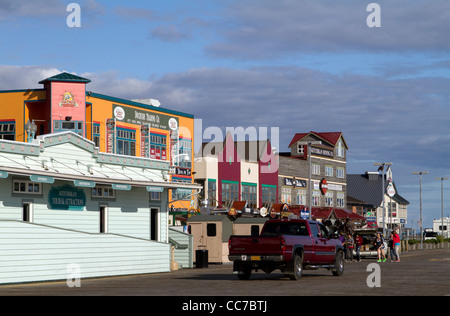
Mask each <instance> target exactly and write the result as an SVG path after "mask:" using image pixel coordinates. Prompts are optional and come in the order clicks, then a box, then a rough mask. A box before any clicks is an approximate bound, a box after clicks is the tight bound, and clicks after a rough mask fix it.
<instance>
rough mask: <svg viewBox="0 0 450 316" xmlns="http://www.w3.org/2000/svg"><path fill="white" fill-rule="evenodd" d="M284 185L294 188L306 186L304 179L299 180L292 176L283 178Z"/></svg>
mask: <svg viewBox="0 0 450 316" xmlns="http://www.w3.org/2000/svg"><path fill="white" fill-rule="evenodd" d="M284 185H285V186H290V187H294V188H297V187H298V188H306V180H299V179H296V178H295V177H294V178H284Z"/></svg>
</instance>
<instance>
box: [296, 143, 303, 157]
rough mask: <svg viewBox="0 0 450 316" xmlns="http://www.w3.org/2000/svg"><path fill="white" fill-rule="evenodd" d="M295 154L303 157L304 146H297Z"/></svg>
mask: <svg viewBox="0 0 450 316" xmlns="http://www.w3.org/2000/svg"><path fill="white" fill-rule="evenodd" d="M297 154H299V155H300V156H304V154H305V146H303V145H300V144H298V145H297Z"/></svg>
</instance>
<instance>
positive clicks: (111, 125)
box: [106, 119, 116, 154]
mask: <svg viewBox="0 0 450 316" xmlns="http://www.w3.org/2000/svg"><path fill="white" fill-rule="evenodd" d="M115 130H116V122H115V121H114V119H107V120H106V152H107V153H109V154H112V153H114V143H115V137H114V134H115Z"/></svg>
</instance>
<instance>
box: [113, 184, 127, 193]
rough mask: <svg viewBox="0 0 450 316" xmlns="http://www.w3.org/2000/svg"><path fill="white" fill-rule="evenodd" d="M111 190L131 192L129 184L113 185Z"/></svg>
mask: <svg viewBox="0 0 450 316" xmlns="http://www.w3.org/2000/svg"><path fill="white" fill-rule="evenodd" d="M112 188H113V189H114V190H120V191H130V190H131V185H130V184H119V183H113V185H112Z"/></svg>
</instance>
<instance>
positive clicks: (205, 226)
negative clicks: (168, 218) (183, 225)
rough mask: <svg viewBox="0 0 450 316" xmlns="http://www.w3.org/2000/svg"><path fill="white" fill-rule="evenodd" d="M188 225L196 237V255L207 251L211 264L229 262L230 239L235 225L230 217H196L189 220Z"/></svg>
mask: <svg viewBox="0 0 450 316" xmlns="http://www.w3.org/2000/svg"><path fill="white" fill-rule="evenodd" d="M187 224H188V226H189V232H190V233H191V235H192V236H193V237H194V243H193V246H194V249H193V250H194V253H195V251H196V250H204V249H206V250H208V262H209V263H225V262H229V260H228V239H229V238H230V235H231V234H232V233H233V223H232V221H231V220H230V219H229V218H228V216H226V215H196V216H192V217H191V218H189V219H188V221H187ZM194 260H195V259H194Z"/></svg>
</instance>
